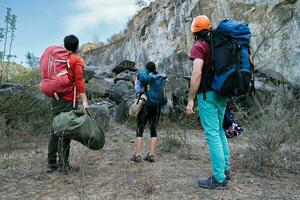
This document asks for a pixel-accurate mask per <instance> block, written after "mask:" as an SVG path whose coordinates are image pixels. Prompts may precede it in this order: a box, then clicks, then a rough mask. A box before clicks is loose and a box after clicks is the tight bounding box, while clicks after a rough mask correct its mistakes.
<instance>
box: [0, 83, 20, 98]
mask: <svg viewBox="0 0 300 200" xmlns="http://www.w3.org/2000/svg"><path fill="white" fill-rule="evenodd" d="M23 89H24V87H23V86H22V85H21V84H17V83H4V84H1V85H0V94H1V95H3V94H17V93H21V92H22V91H23Z"/></svg>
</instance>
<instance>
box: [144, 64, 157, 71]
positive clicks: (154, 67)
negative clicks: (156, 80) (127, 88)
mask: <svg viewBox="0 0 300 200" xmlns="http://www.w3.org/2000/svg"><path fill="white" fill-rule="evenodd" d="M146 69H147V70H148V71H149V72H155V71H156V66H155V63H154V62H148V63H147V64H146Z"/></svg>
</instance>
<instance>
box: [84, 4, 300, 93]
mask: <svg viewBox="0 0 300 200" xmlns="http://www.w3.org/2000/svg"><path fill="white" fill-rule="evenodd" d="M200 14H205V15H207V16H209V17H210V18H211V19H212V22H213V25H217V24H218V23H219V22H220V20H221V19H223V18H233V19H236V20H241V21H245V22H247V23H248V24H249V26H250V28H251V30H252V33H253V37H252V45H251V46H252V52H253V55H254V59H255V64H256V67H257V69H264V70H265V69H273V70H275V71H276V72H279V73H280V74H282V75H283V77H285V78H286V79H287V80H288V81H289V82H292V83H293V84H296V85H300V40H299V32H300V2H299V1H298V0H273V1H272V0H157V1H155V2H154V3H152V4H150V6H149V7H147V8H144V9H142V10H141V11H140V12H139V13H138V14H137V15H135V16H134V17H133V19H132V20H131V21H129V23H128V26H127V28H126V30H125V31H124V35H123V36H122V37H119V38H118V40H117V41H114V42H113V43H111V44H108V45H106V46H103V47H101V48H97V49H94V50H91V51H88V52H86V53H85V54H84V57H85V59H86V63H87V64H88V65H92V66H99V68H101V66H102V68H105V70H104V69H103V71H108V70H109V69H110V70H111V69H112V67H114V66H116V65H117V64H119V63H121V62H122V61H124V60H129V61H133V62H135V63H136V67H137V68H138V69H140V68H141V67H142V66H143V65H144V64H145V63H146V62H147V61H149V60H151V61H154V62H156V63H157V65H158V69H159V71H163V72H165V73H167V74H168V76H169V79H170V80H171V81H170V83H171V87H172V88H173V89H174V88H175V87H176V86H178V85H179V82H178V81H182V82H185V81H184V80H183V79H182V77H183V76H185V75H190V74H191V70H192V62H191V61H189V59H188V54H189V51H190V48H191V46H192V44H193V37H192V34H191V32H190V25H191V22H192V19H193V17H195V16H197V15H200Z"/></svg>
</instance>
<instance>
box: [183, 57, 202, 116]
mask: <svg viewBox="0 0 300 200" xmlns="http://www.w3.org/2000/svg"><path fill="white" fill-rule="evenodd" d="M203 63H204V61H203V60H202V59H199V58H196V59H195V60H194V65H193V73H192V78H191V83H190V93H189V98H188V104H187V106H186V112H187V114H192V113H194V100H195V97H196V95H197V91H198V88H199V86H200V82H201V76H202V68H203Z"/></svg>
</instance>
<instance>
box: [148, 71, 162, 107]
mask: <svg viewBox="0 0 300 200" xmlns="http://www.w3.org/2000/svg"><path fill="white" fill-rule="evenodd" d="M167 82H168V79H167V76H166V75H164V74H156V75H153V76H151V81H150V83H149V84H148V85H147V87H146V88H147V89H146V92H145V94H146V96H147V98H148V99H147V104H148V105H150V106H164V105H166V104H167V96H166V92H165V90H166V85H167Z"/></svg>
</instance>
